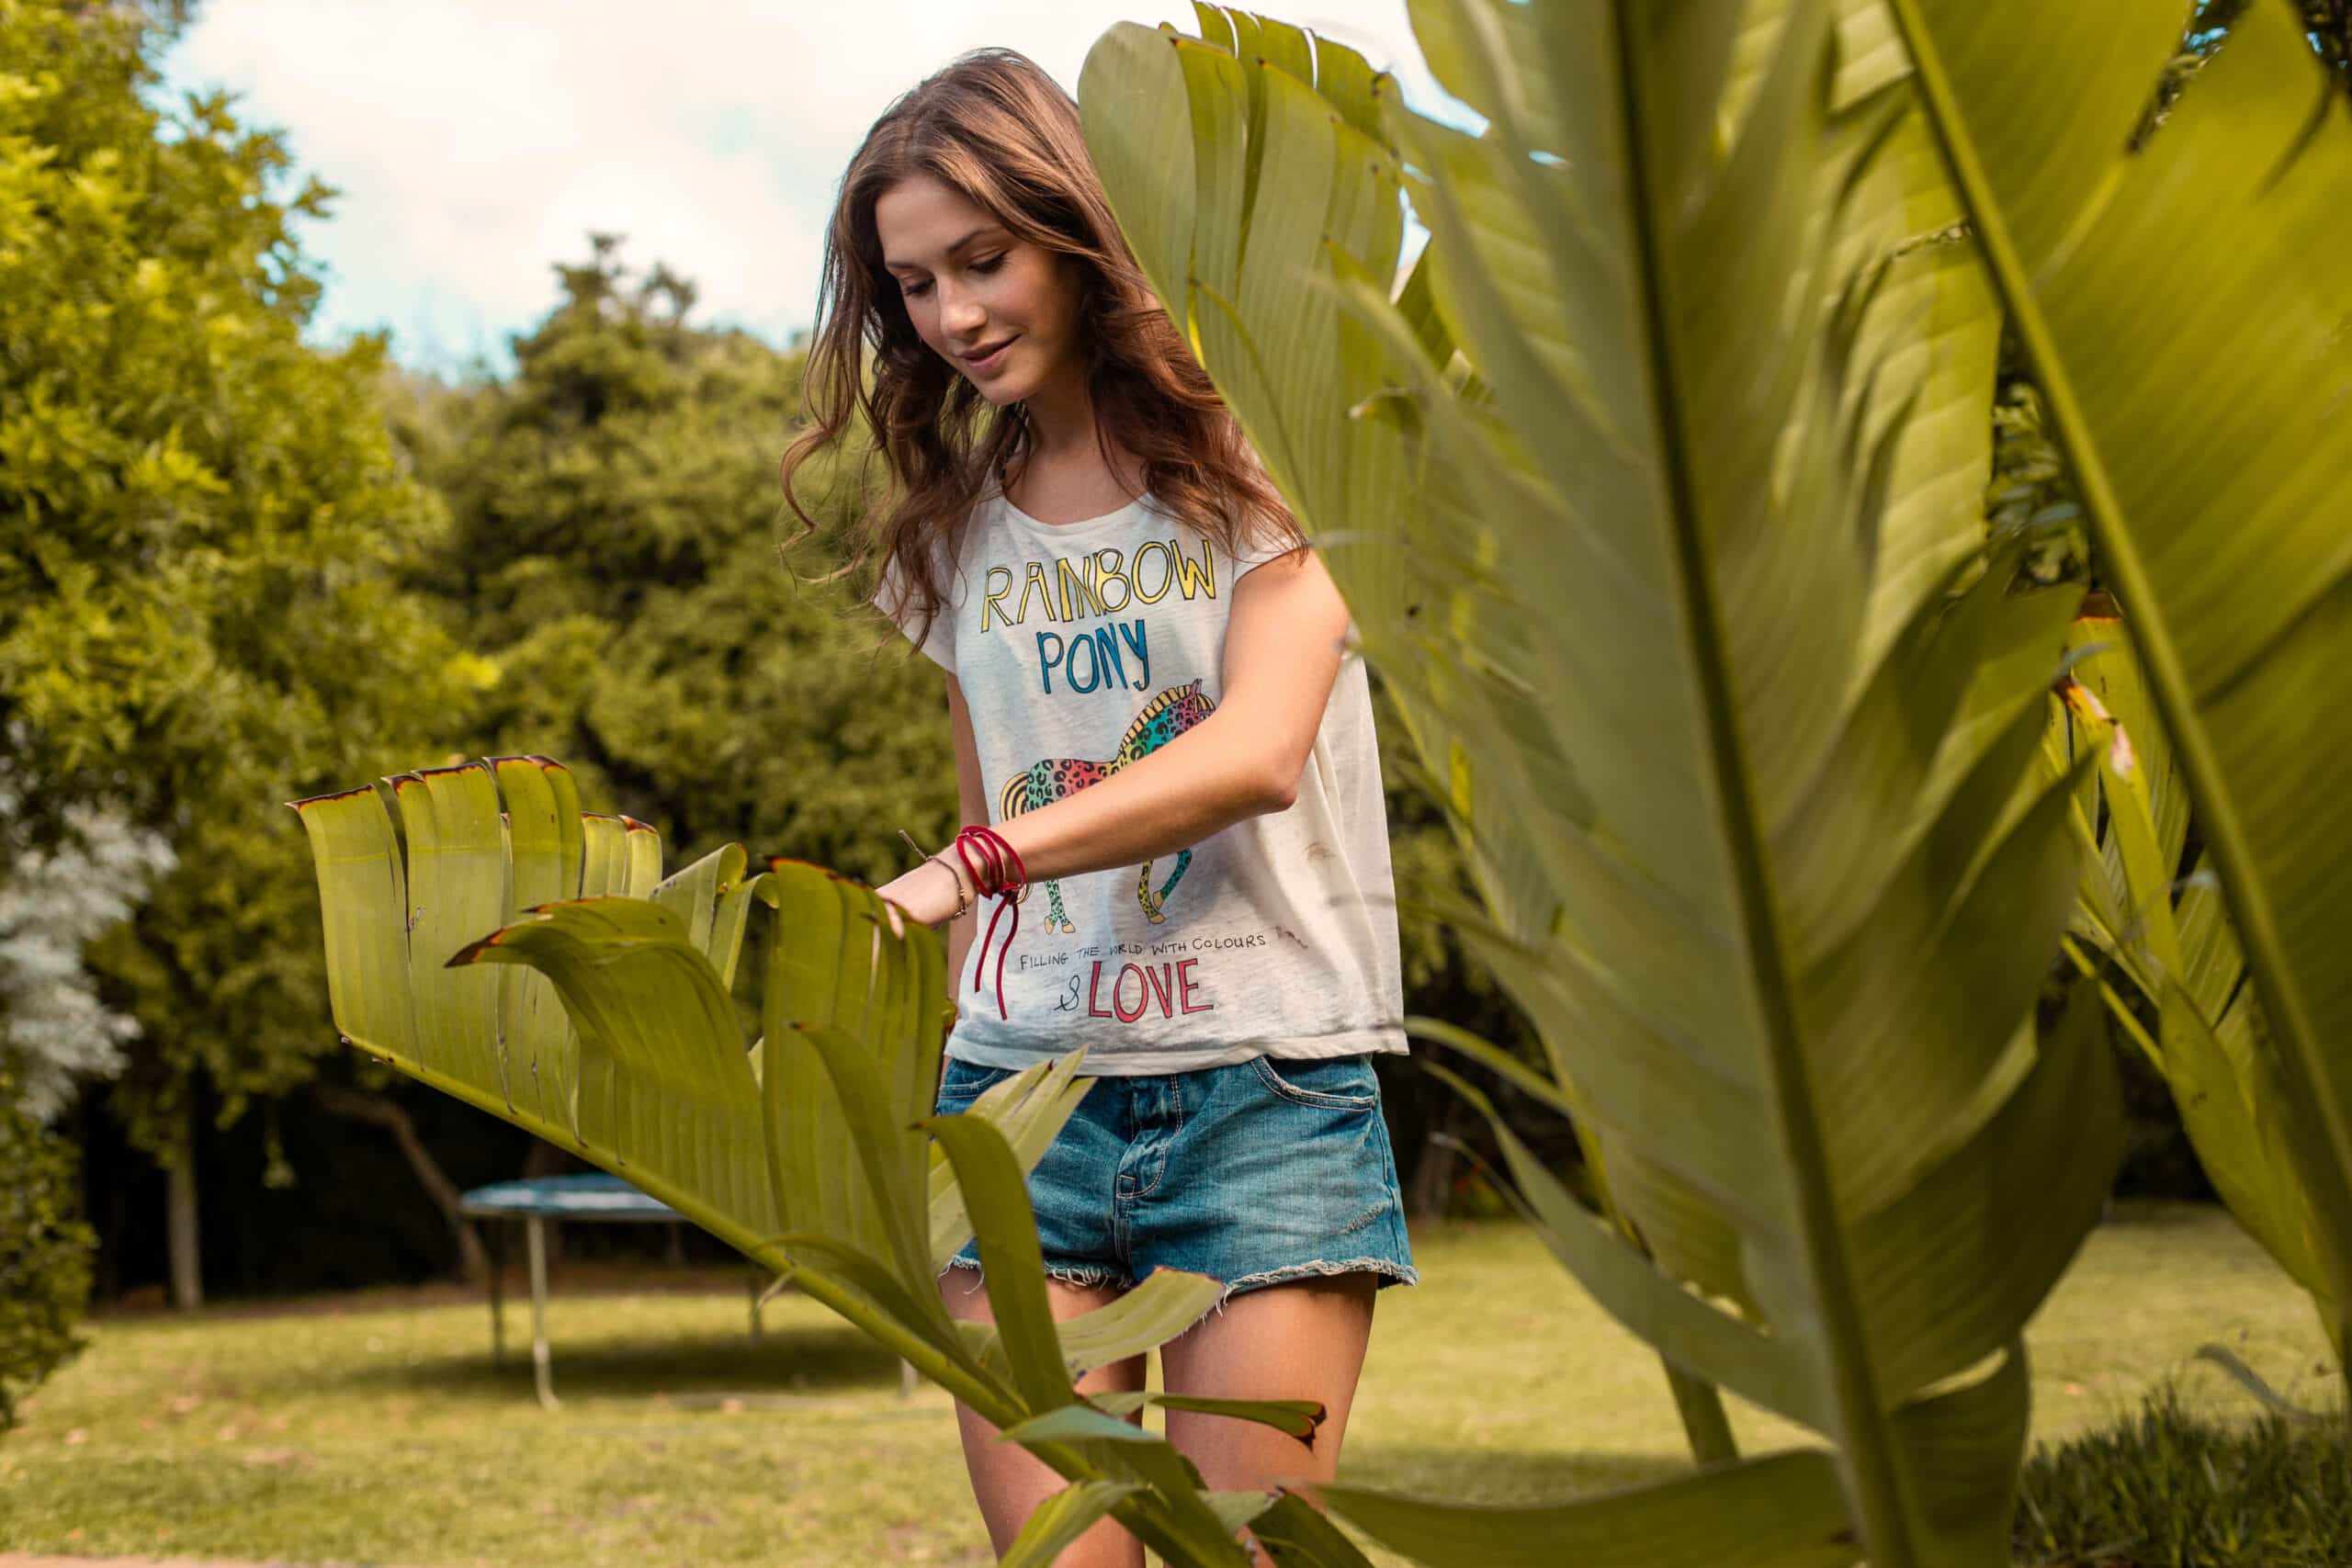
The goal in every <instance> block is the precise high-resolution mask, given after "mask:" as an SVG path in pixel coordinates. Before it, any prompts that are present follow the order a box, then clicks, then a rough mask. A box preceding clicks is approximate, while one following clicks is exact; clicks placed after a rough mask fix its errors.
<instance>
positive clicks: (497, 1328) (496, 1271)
mask: <svg viewBox="0 0 2352 1568" xmlns="http://www.w3.org/2000/svg"><path fill="white" fill-rule="evenodd" d="M481 1228H482V1229H483V1230H484V1231H486V1232H487V1233H489V1235H490V1364H491V1365H492V1367H503V1366H504V1365H506V1314H505V1310H504V1309H505V1305H506V1293H505V1291H504V1289H503V1287H502V1286H501V1285H500V1283H499V1276H500V1275H502V1274H503V1273H504V1272H505V1271H506V1226H505V1225H504V1224H503V1223H502V1222H500V1221H499V1220H497V1219H496V1218H492V1219H489V1220H485V1221H483V1222H482V1227H481Z"/></svg>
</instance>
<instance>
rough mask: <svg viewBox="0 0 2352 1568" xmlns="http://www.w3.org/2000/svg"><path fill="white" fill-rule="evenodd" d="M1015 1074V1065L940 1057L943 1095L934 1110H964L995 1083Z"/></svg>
mask: <svg viewBox="0 0 2352 1568" xmlns="http://www.w3.org/2000/svg"><path fill="white" fill-rule="evenodd" d="M1009 1077H1012V1068H1011V1067H984V1066H980V1065H979V1064H978V1062H967V1061H966V1060H964V1059H963V1058H962V1057H961V1056H944V1057H942V1058H941V1059H940V1069H939V1099H938V1100H937V1101H936V1102H935V1103H934V1104H933V1113H934V1114H938V1115H944V1114H946V1113H947V1112H949V1111H961V1110H963V1109H964V1108H965V1107H966V1106H967V1105H969V1104H971V1103H972V1101H974V1100H978V1098H979V1097H980V1096H981V1095H983V1094H985V1093H987V1092H988V1090H989V1089H990V1088H991V1087H992V1086H994V1085H996V1084H1000V1083H1002V1082H1003V1081H1004V1080H1005V1079H1007V1078H1009Z"/></svg>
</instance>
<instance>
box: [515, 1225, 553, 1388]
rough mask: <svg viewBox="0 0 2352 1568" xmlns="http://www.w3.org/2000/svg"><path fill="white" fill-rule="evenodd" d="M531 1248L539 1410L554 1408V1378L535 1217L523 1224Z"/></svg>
mask: <svg viewBox="0 0 2352 1568" xmlns="http://www.w3.org/2000/svg"><path fill="white" fill-rule="evenodd" d="M523 1224H524V1226H525V1228H526V1235H527V1236H528V1238H529V1240H530V1244H531V1376H532V1378H533V1379H534V1380H535V1381H536V1382H537V1383H538V1385H539V1408H540V1409H542V1410H553V1409H554V1408H555V1407H556V1398H555V1376H554V1372H553V1371H552V1370H551V1369H550V1368H549V1367H548V1233H547V1222H546V1221H544V1220H542V1219H541V1218H540V1217H539V1216H538V1215H537V1214H532V1215H529V1216H527V1217H526V1219H525V1220H524V1222H523Z"/></svg>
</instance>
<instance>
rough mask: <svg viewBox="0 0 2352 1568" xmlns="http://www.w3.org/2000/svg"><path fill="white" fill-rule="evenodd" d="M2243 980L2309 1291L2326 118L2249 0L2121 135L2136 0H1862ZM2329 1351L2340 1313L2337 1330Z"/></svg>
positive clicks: (2350, 449)
mask: <svg viewBox="0 0 2352 1568" xmlns="http://www.w3.org/2000/svg"><path fill="white" fill-rule="evenodd" d="M1890 9H1891V11H1892V13H1893V14H1894V17H1896V19H1897V20H1898V21H1899V22H1900V24H1901V26H1902V28H1903V32H1904V34H1905V38H1906V39H1907V40H1908V42H1909V44H1910V48H1911V51H1912V53H1913V55H1914V56H1915V58H1916V59H1917V62H1918V73H1919V80H1920V83H1921V86H1922V89H1923V95H1924V97H1925V100H1926V102H1927V104H1928V107H1929V110H1930V118H1931V120H1932V122H1933V125H1934V128H1935V130H1936V132H1937V134H1938V136H1939V139H1940V141H1941V145H1942V147H1943V150H1944V152H1945V155H1946V158H1947V160H1948V163H1949V164H1950V166H1951V172H1952V176H1953V183H1954V185H1955V186H1956V187H1957V188H1958V190H1959V191H1960V193H1961V195H1962V198H1963V200H1964V201H1965V204H1966V206H1967V209H1968V213H1969V218H1970V221H1971V223H1972V225H1973V228H1974V230H1975V232H1976V236H1977V242H1978V245H1979V248H1980V249H1981V251H1982V254H1983V256H1984V260H1985V266H1986V269H1987V271H1988V272H1989V274H1990V275H1991V276H1992V277H1993V279H1994V281H1995V283H1996V286H1997V287H1998V288H1999V291H2000V293H2001V295H2002V297H2003V299H2004V300H2005V301H2006V303H2007V306H2008V308H2009V311H2010V313H2011V317H2012V319H2013V321H2015V323H2016V331H2017V334H2018V342H2019V343H2020V344H2022V345H2023V346H2024V348H2025V351H2026V353H2027V354H2028V355H2029V356H2030V360H2031V363H2032V367H2033V372H2034V375H2035V377H2036V378H2037V380H2038V381H2039V382H2040V384H2041V389H2042V392H2043V396H2044V400H2045V402H2046V405H2047V407H2048V410H2049V418H2050V424H2051V428H2052V432H2053V433H2054V434H2056V435H2057V437H2058V440H2059V443H2060V445H2061V446H2062V447H2063V449H2064V452H2065V454H2066V456H2067V458H2068V461H2069V463H2070V464H2071V466H2072V468H2073V469H2074V472H2075V478H2076V479H2077V481H2078V483H2079V486H2080V489H2081V492H2082V496H2083V501H2084V507H2085V512H2086V516H2087V519H2088V523H2089V527H2090V530H2091V532H2092V535H2093V536H2094V537H2095V539H2096V540H2097V543H2098V549H2099V552H2100V556H2101V558H2102V560H2103V561H2104V564H2105V567H2106V570H2107V572H2108V575H2109V581H2110V583H2111V584H2112V586H2113V588H2114V590H2115V592H2116V596H2117V598H2118V599H2119V601H2120V604H2121V605H2122V608H2123V613H2124V615H2125V616H2126V617H2127V618H2128V620H2129V621H2130V623H2131V637H2132V645H2133V647H2134V649H2136V651H2137V654H2138V657H2139V660H2140V663H2141V666H2142V668H2143V670H2144V671H2145V673H2146V680H2147V684H2148V688H2149V691H2150V693H2151V694H2152V695H2153V697H2154V705H2155V707H2156V710H2157V711H2158V713H2159V714H2160V715H2161V716H2162V722H2163V727H2164V729H2165V734H2166V736H2167V737H2168V739H2169V742H2170V747H2171V750H2172V751H2173V753H2174V754H2175V756H2176V757H2177V760H2178V765H2179V768H2180V772H2181V774H2182V776H2183V777H2184V778H2185V779H2186V780H2187V784H2188V791H2187V793H2188V797H2189V800H2190V801H2191V802H2193V809H2194V815H2195V818H2196V821H2197V823H2198V826H2199V830H2200V832H2201V833H2202V835H2203V837H2204V840H2205V842H2206V843H2207V845H2208V846H2209V847H2210V850H2211V863H2212V866H2213V869H2214V870H2215V871H2216V872H2217V873H2218V874H2219V878H2220V881H2221V885H2222V888H2223V890H2224V892H2225V894H2226V897H2227V899H2228V903H2229V908H2230V911H2231V914H2232V915H2233V924H2234V927H2235V931H2236V935H2237V940H2238V942H2240V943H2241V944H2242V946H2243V948H2244V952H2245V961H2246V963H2247V964H2248V965H2249V967H2250V970H2251V973H2252V976H2253V983H2254V986H2255V988H2256V993H2257V995H2258V996H2259V998H2260V1001H2261V1019H2262V1021H2263V1024H2264V1025H2265V1033H2266V1035H2267V1046H2266V1047H2264V1048H2261V1049H2259V1050H2257V1051H2256V1052H2255V1053H2254V1059H2255V1060H2256V1061H2257V1062H2258V1063H2259V1065H2260V1067H2261V1070H2263V1071H2275V1072H2276V1074H2277V1075H2278V1078H2279V1080H2280V1082H2281V1084H2282V1086H2283V1092H2282V1093H2281V1094H2280V1095H2279V1097H2278V1107H2279V1109H2280V1110H2281V1111H2282V1112H2283V1114H2284V1118H2285V1127H2286V1133H2287V1137H2288V1143H2289V1147H2290V1151H2291V1153H2292V1155H2293V1159H2294V1166H2295V1169H2296V1172H2297V1176H2298V1178H2299V1179H2300V1181H2301V1185H2302V1187H2303V1189H2304V1191H2305V1195H2306V1200H2307V1208H2308V1212H2309V1213H2311V1214H2312V1216H2313V1217H2314V1220H2315V1222H2316V1223H2317V1224H2319V1225H2321V1226H2324V1228H2325V1231H2326V1233H2327V1234H2326V1235H2324V1236H2321V1237H2319V1238H2316V1239H2317V1245H2315V1246H2314V1247H2313V1249H2312V1250H2313V1253H2314V1258H2315V1262H2316V1265H2317V1267H2318V1269H2320V1270H2322V1271H2323V1272H2324V1276H2325V1279H2324V1289H2323V1291H2322V1292H2321V1293H2322V1295H2323V1297H2324V1298H2326V1299H2332V1300H2333V1301H2335V1302H2336V1303H2346V1302H2352V963H2346V953H2345V945H2344V941H2343V935H2342V928H2343V908H2344V895H2345V889H2346V874H2347V868H2352V792H2347V791H2346V789H2345V788H2344V786H2343V782H2342V779H2341V777H2340V770H2341V767H2342V760H2343V759H2344V758H2345V757H2346V755H2352V717H2347V716H2346V709H2345V708H2344V707H2343V705H2340V704H2338V703H2336V702H2335V700H2334V690H2335V682H2336V681H2337V680H2338V679H2339V677H2340V674H2341V671H2343V670H2344V669H2345V667H2346V660H2352V423H2347V422H2346V420H2345V419H2344V417H2343V403H2344V398H2345V395H2346V390H2347V388H2352V359H2347V357H2346V354H2345V352H2344V336H2345V325H2346V299H2347V298H2352V204H2347V203H2346V201H2345V199H2344V192H2345V190H2346V188H2347V184H2352V125H2347V124H2346V117H2345V112H2344V108H2343V106H2342V104H2341V102H2340V101H2339V100H2338V99H2337V98H2336V96H2335V95H2334V94H2333V92H2332V91H2331V90H2330V88H2329V86H2328V85H2327V83H2326V82H2325V80H2324V77H2323V75H2322V73H2320V71H2319V69H2318V68H2317V66H2316V65H2315V64H2314V62H2312V59H2311V57H2310V51H2309V50H2308V49H2307V48H2306V47H2305V45H2304V40H2303V39H2302V38H2301V36H2300V24H2299V23H2298V22H2297V21H2296V20H2295V19H2294V17H2293V15H2292V14H2291V12H2290V9H2289V7H2287V6H2284V5H2282V4H2279V3H2278V0H2261V3H2259V4H2257V5H2256V6H2254V7H2253V8H2252V9H2250V10H2249V11H2248V12H2247V13H2246V14H2245V17H2243V18H2242V19H2241V20H2240V21H2239V23H2238V24H2237V25H2236V27H2235V28H2233V30H2232V32H2231V36H2230V39H2229V40H2228V42H2227V44H2226V45H2225V46H2224V47H2223V48H2222V51H2221V53H2220V56H2219V58H2217V59H2216V60H2215V61H2214V62H2212V63H2211V65H2210V66H2209V67H2208V68H2207V69H2206V70H2205V71H2203V72H2202V73H2200V74H2199V77H2198V79H2197V81H2196V82H2195V84H2194V85H2193V86H2192V88H2191V90H2190V91H2189V92H2188V93H2187V94H2186V95H2185V96H2183V97H2182V99H2181V101H2180V103H2179V104H2178V105H2177V107H2176V109H2175V111H2174V113H2173V115H2172V117H2171V118H2170V119H2169V120H2168V121H2167V122H2166V123H2165V126H2164V127H2163V128H2162V130H2160V131H2159V132H2158V133H2157V134H2155V135H2154V136H2153V137H2151V138H2150V139H2148V141H2147V142H2146V143H2145V145H2144V147H2143V149H2142V150H2141V151H2139V152H2131V151H2130V150H2129V149H2128V147H2127V141H2128V138H2129V136H2130V133H2131V130H2132V128H2133V126H2134V125H2135V123H2136V121H2137V119H2138V117H2139V116H2140V114H2141V112H2142V110H2143V107H2144V103H2145V99H2146V97H2147V96H2148V82H2149V79H2150V77H2151V76H2152V74H2153V73H2154V71H2155V69H2156V68H2157V66H2158V65H2159V64H2160V63H2161V62H2163V60H2164V59H2165V56H2166V54H2167V53H2168V52H2169V51H2171V50H2172V49H2173V47H2174V46H2175V42H2176V39H2177V31H2178V27H2179V15H2178V7H2177V6H2168V5H2165V4H2162V3H2160V0H2069V3H2068V4H2066V5H2064V6H2047V5H2039V4H2035V3H2033V0H1890ZM2337 1349H2338V1355H2339V1359H2341V1357H2342V1355H2343V1352H2344V1344H2343V1341H2342V1338H2341V1337H2340V1336H2339V1339H2338V1345H2337Z"/></svg>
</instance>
